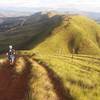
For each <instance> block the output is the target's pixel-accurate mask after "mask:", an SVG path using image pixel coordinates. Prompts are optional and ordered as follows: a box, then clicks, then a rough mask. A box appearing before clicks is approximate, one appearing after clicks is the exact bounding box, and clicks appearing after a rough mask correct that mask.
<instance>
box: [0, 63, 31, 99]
mask: <svg viewBox="0 0 100 100" xmlns="http://www.w3.org/2000/svg"><path fill="white" fill-rule="evenodd" d="M14 67H15V65H9V64H8V63H5V64H3V65H2V66H1V68H0V100H26V96H27V94H28V90H29V86H28V81H29V79H30V71H31V67H30V63H29V62H28V61H26V67H25V69H24V72H23V73H21V74H17V73H16V71H15V70H14Z"/></svg>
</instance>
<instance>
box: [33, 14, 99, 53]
mask: <svg viewBox="0 0 100 100" xmlns="http://www.w3.org/2000/svg"><path fill="white" fill-rule="evenodd" d="M51 34H52V35H51V36H49V37H48V38H46V39H45V41H44V42H42V43H40V44H39V45H38V46H37V47H36V48H34V49H33V51H36V52H37V51H38V52H39V53H47V54H49V53H50V54H52V53H53V54H57V53H62V54H69V53H77V54H100V25H98V24H96V22H94V21H92V20H90V19H89V18H87V17H83V16H78V15H77V16H70V17H68V18H66V16H65V17H63V22H62V24H61V25H60V26H59V27H56V28H55V29H54V30H53V31H52V33H51Z"/></svg>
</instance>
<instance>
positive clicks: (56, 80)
mask: <svg viewBox="0 0 100 100" xmlns="http://www.w3.org/2000/svg"><path fill="white" fill-rule="evenodd" d="M35 60H36V59H35ZM39 64H40V65H42V67H44V68H45V69H46V71H47V73H48V76H49V78H50V80H51V83H52V84H53V87H54V89H55V92H56V94H57V96H58V97H59V100H73V97H72V96H71V95H70V93H69V92H70V91H69V90H68V89H65V87H64V84H63V82H62V80H61V79H60V77H59V76H58V75H57V74H56V73H55V72H54V71H53V70H52V69H51V68H49V67H48V65H47V64H46V63H44V62H40V63H39Z"/></svg>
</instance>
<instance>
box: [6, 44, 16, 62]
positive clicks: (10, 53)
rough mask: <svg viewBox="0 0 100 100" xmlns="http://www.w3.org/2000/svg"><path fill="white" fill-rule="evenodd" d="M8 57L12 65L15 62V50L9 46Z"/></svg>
mask: <svg viewBox="0 0 100 100" xmlns="http://www.w3.org/2000/svg"><path fill="white" fill-rule="evenodd" d="M7 56H8V60H9V61H10V63H13V62H14V60H15V50H14V49H13V46H12V45H9V51H8V53H7Z"/></svg>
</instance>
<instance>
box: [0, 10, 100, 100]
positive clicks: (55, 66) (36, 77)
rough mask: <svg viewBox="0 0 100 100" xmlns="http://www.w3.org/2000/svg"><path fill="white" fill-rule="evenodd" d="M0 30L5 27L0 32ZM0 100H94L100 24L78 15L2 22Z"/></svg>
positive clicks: (99, 71)
mask: <svg viewBox="0 0 100 100" xmlns="http://www.w3.org/2000/svg"><path fill="white" fill-rule="evenodd" d="M5 25H7V26H6V27H5ZM1 26H2V27H3V30H1V31H0V52H4V51H6V50H7V49H8V45H9V44H12V45H14V47H15V48H16V49H18V50H19V52H18V53H17V56H16V61H15V64H13V65H10V64H9V62H7V60H5V55H4V56H1V57H0V80H2V81H1V82H0V88H1V89H0V92H1V94H0V100H5V99H9V100H13V99H14V100H22V99H23V100H41V99H43V100H100V25H99V24H97V23H96V22H95V21H93V20H91V19H89V18H87V17H85V16H81V15H76V14H75V15H71V14H70V15H65V14H64V15H62V14H57V13H54V12H48V13H41V12H39V13H36V14H35V15H31V16H26V17H22V18H11V19H7V20H6V22H5V21H4V22H3V23H2V24H1Z"/></svg>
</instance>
